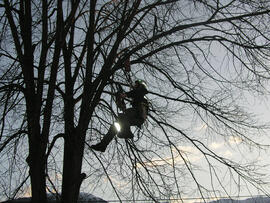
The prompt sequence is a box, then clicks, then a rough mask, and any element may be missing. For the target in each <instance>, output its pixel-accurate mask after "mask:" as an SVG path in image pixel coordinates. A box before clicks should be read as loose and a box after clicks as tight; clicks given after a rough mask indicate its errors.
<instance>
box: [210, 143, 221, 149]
mask: <svg viewBox="0 0 270 203" xmlns="http://www.w3.org/2000/svg"><path fill="white" fill-rule="evenodd" d="M209 147H210V148H211V149H220V148H221V147H224V142H212V143H211V144H210V145H209Z"/></svg>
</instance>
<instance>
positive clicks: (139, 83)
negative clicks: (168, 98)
mask: <svg viewBox="0 0 270 203" xmlns="http://www.w3.org/2000/svg"><path fill="white" fill-rule="evenodd" d="M135 84H138V85H139V86H140V87H143V88H145V89H147V85H146V82H145V81H144V80H136V81H135Z"/></svg>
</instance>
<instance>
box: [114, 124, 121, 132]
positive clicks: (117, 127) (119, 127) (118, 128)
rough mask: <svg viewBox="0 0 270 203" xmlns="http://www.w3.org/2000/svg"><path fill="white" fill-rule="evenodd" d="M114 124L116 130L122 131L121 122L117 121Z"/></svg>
mask: <svg viewBox="0 0 270 203" xmlns="http://www.w3.org/2000/svg"><path fill="white" fill-rule="evenodd" d="M114 126H115V128H116V130H117V131H118V132H120V130H121V126H120V124H119V123H117V122H115V123H114Z"/></svg>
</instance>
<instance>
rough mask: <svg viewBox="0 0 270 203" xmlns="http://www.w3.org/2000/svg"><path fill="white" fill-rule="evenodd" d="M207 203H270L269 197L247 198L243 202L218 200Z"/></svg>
mask: <svg viewBox="0 0 270 203" xmlns="http://www.w3.org/2000/svg"><path fill="white" fill-rule="evenodd" d="M209 203H270V197H266V196H258V197H253V198H248V199H245V200H233V199H220V200H215V201H211V202H209Z"/></svg>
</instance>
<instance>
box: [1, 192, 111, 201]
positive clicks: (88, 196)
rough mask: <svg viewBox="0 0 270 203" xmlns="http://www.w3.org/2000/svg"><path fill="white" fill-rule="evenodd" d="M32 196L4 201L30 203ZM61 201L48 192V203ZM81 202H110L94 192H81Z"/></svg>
mask: <svg viewBox="0 0 270 203" xmlns="http://www.w3.org/2000/svg"><path fill="white" fill-rule="evenodd" d="M30 200H31V199H30V198H29V197H23V198H19V199H14V200H7V201H5V202H2V203H23V202H25V203H29V202H30ZM58 202H60V201H57V200H56V198H55V195H52V194H48V203H58ZM79 202H83V203H108V202H107V201H105V200H103V199H101V198H99V197H96V196H94V195H92V194H87V193H81V194H80V196H79V199H78V203H79Z"/></svg>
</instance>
